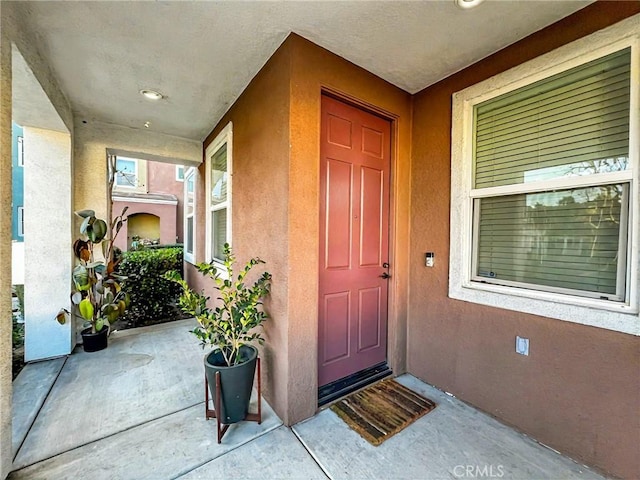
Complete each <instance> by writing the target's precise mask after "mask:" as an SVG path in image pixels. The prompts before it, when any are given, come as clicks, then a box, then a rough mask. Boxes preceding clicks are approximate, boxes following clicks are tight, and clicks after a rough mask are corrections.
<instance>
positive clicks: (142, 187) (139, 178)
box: [113, 157, 147, 193]
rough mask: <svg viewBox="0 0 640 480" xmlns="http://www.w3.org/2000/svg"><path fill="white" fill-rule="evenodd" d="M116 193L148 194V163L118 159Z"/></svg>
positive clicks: (114, 184)
mask: <svg viewBox="0 0 640 480" xmlns="http://www.w3.org/2000/svg"><path fill="white" fill-rule="evenodd" d="M113 189H114V191H120V192H122V193H125V192H135V193H147V161H146V160H141V159H138V158H128V157H117V158H116V175H115V179H114V183H113Z"/></svg>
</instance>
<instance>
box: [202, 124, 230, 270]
mask: <svg viewBox="0 0 640 480" xmlns="http://www.w3.org/2000/svg"><path fill="white" fill-rule="evenodd" d="M231 141H232V125H231V123H229V125H227V126H226V127H225V128H224V130H222V132H221V133H220V134H219V135H218V137H217V138H216V139H215V140H214V141H213V142H212V143H211V144H210V145H209V146H208V147H207V150H206V182H205V183H206V188H207V219H206V224H207V235H206V236H207V248H206V255H207V261H211V260H214V261H218V262H222V261H223V260H224V251H223V249H224V244H225V243H228V244H231V178H232V173H231V172H232V170H231V168H232V167H231V165H232V154H231V145H232V143H231Z"/></svg>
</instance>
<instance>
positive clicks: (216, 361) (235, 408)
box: [204, 345, 258, 425]
mask: <svg viewBox="0 0 640 480" xmlns="http://www.w3.org/2000/svg"><path fill="white" fill-rule="evenodd" d="M239 355H240V358H242V359H243V362H242V363H240V364H239V365H234V366H232V367H227V366H225V362H224V357H223V356H222V352H221V351H220V350H215V351H212V352H209V353H208V354H206V355H205V356H204V371H205V375H206V376H207V382H209V392H210V393H211V398H216V372H220V385H221V391H222V392H221V399H220V403H221V404H222V405H219V406H217V408H218V410H219V411H216V416H217V417H218V420H219V421H220V423H224V424H225V425H228V424H230V423H237V422H241V421H242V420H244V419H245V418H246V416H247V413H248V411H249V402H250V401H251V389H252V388H253V377H254V375H255V372H256V360H257V358H258V350H257V349H256V348H255V347H252V346H251V345H243V346H242V347H240V353H239Z"/></svg>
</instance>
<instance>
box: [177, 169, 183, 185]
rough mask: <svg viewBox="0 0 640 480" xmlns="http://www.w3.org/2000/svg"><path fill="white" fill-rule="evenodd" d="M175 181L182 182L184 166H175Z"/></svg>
mask: <svg viewBox="0 0 640 480" xmlns="http://www.w3.org/2000/svg"><path fill="white" fill-rule="evenodd" d="M176 181H177V182H184V165H176Z"/></svg>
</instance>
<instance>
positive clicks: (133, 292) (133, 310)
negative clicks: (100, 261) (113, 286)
mask: <svg viewBox="0 0 640 480" xmlns="http://www.w3.org/2000/svg"><path fill="white" fill-rule="evenodd" d="M181 268H182V247H170V248H157V249H156V248H154V249H151V248H145V249H142V250H137V251H129V252H124V253H123V254H122V261H121V262H120V264H119V265H118V273H119V274H120V275H123V276H125V277H126V280H124V281H123V282H122V284H121V285H122V290H124V291H125V292H126V293H128V294H129V296H130V298H131V307H130V308H129V309H128V310H127V311H126V312H125V313H124V315H123V317H122V318H123V319H124V320H126V321H127V322H128V323H129V324H131V325H132V326H141V325H150V324H153V323H157V322H158V320H163V319H166V318H170V317H175V316H176V306H175V304H176V302H177V300H178V296H179V295H180V286H179V285H177V284H176V283H174V282H171V281H169V280H167V279H166V278H164V276H163V275H164V274H165V273H166V272H168V271H170V270H179V269H181ZM178 313H179V312H178Z"/></svg>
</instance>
